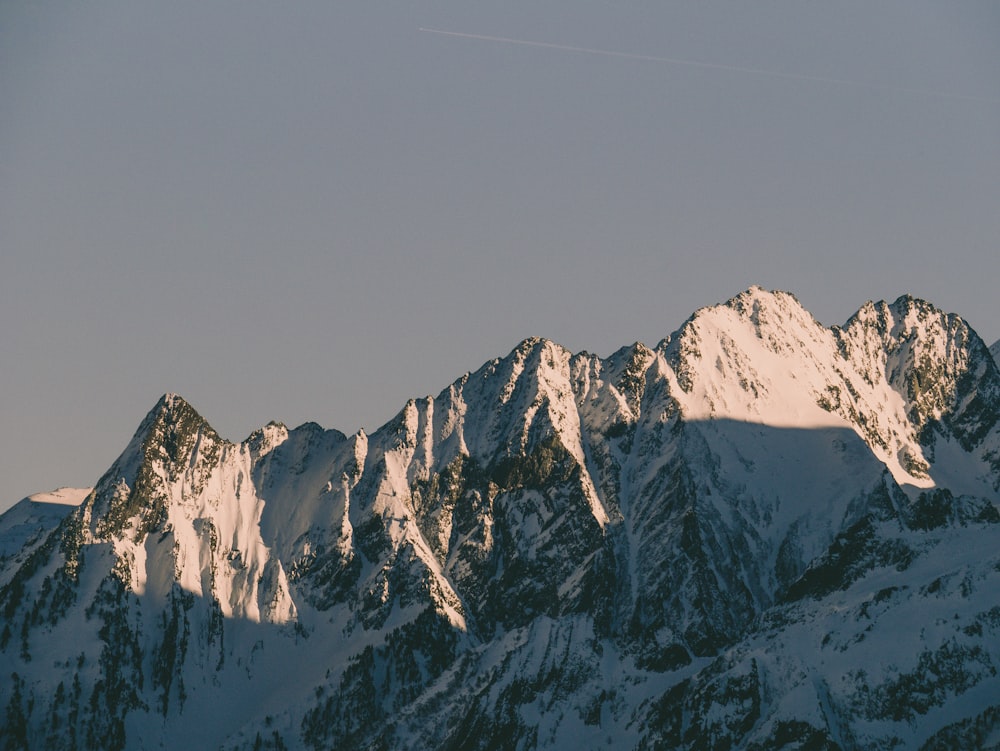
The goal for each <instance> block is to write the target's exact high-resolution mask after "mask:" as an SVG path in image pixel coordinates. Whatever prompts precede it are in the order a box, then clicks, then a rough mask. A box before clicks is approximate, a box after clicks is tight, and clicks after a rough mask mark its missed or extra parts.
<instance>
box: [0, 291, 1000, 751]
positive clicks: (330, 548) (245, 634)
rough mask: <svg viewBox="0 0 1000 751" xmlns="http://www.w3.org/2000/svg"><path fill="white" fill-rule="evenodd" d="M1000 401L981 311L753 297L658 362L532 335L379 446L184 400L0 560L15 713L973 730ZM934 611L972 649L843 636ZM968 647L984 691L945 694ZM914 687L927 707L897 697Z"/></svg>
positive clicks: (993, 587)
mask: <svg viewBox="0 0 1000 751" xmlns="http://www.w3.org/2000/svg"><path fill="white" fill-rule="evenodd" d="M998 416H1000V374H998V371H997V366H996V363H995V360H994V358H993V357H991V355H990V352H989V350H988V349H987V348H986V346H985V345H984V344H983V342H982V341H981V340H980V339H979V337H978V336H977V335H976V334H975V332H974V331H972V329H971V328H969V327H968V325H967V324H966V323H965V322H964V321H962V320H961V319H960V318H958V317H957V316H954V315H947V314H944V313H943V312H941V311H938V310H937V309H935V308H933V306H931V305H929V304H928V303H925V302H923V301H920V300H915V299H913V298H910V297H901V298H899V299H898V300H896V301H895V302H894V303H892V304H887V303H884V302H880V303H869V304H867V305H865V306H864V307H862V308H861V309H860V310H859V311H858V313H857V314H856V315H854V316H853V317H852V318H851V319H850V320H849V321H848V322H847V323H846V324H845V325H844V326H843V327H834V328H832V329H827V328H824V327H823V326H822V325H820V324H819V323H818V322H817V321H816V320H815V319H814V318H813V317H812V316H811V315H810V314H809V313H808V312H807V311H805V310H804V309H803V308H802V306H801V305H800V304H799V303H798V301H797V300H796V299H795V298H794V297H793V296H791V295H789V294H787V293H778V292H776V293H771V292H766V291H764V290H762V289H760V288H756V287H755V288H751V289H750V290H748V291H747V292H745V293H743V294H741V295H739V296H737V297H735V298H733V299H732V300H730V301H728V302H727V303H725V304H723V305H719V306H714V307H710V308H704V309H702V310H699V311H698V312H696V313H695V314H694V315H693V316H692V317H691V318H690V319H689V320H688V321H687V322H685V324H684V325H683V326H682V327H681V328H680V329H679V330H678V331H677V332H675V333H674V334H672V335H671V336H669V337H667V338H666V339H664V340H663V341H662V342H660V343H659V344H658V345H657V346H656V347H655V348H652V349H650V348H648V347H646V346H644V345H641V344H636V345H633V346H632V347H626V348H624V349H622V350H620V351H619V352H617V353H615V354H614V355H612V356H611V357H609V358H606V359H603V358H599V357H596V356H594V355H590V354H588V353H580V354H576V355H573V354H571V353H570V352H568V351H566V350H565V349H563V348H561V347H559V346H558V345H556V344H554V343H552V342H549V341H546V340H543V339H529V340H525V341H524V342H522V343H521V344H520V345H518V347H517V348H515V349H514V351H513V352H512V353H511V354H510V355H508V356H507V357H505V358H498V359H496V360H494V361H491V362H489V363H487V364H485V365H484V366H483V367H482V368H480V369H479V370H477V371H475V372H471V373H468V374H466V375H465V376H463V377H462V378H460V379H459V380H457V381H456V382H455V383H453V384H452V385H451V386H449V387H448V388H446V389H445V390H444V391H442V392H441V393H440V394H439V395H438V396H437V397H433V398H432V397H426V398H424V399H420V400H412V401H410V402H409V403H408V404H407V405H406V406H405V407H404V408H403V410H402V411H401V412H400V413H399V414H398V415H397V416H396V417H395V418H394V419H393V420H391V421H390V422H389V423H388V424H387V425H385V426H383V427H382V428H380V429H379V430H378V431H376V432H375V433H374V434H372V435H371V436H368V435H366V434H365V433H363V432H359V433H358V434H356V435H354V436H351V437H347V436H345V435H343V434H342V433H339V432H338V431H325V430H323V429H322V428H320V427H319V426H317V425H315V424H306V425H303V426H300V427H298V428H296V429H294V430H289V429H287V428H286V427H284V426H283V425H280V424H277V423H272V424H270V425H268V426H266V427H265V428H263V429H261V430H259V431H256V432H255V433H253V434H252V435H251V436H250V437H249V438H248V439H247V440H245V441H243V442H242V443H239V444H234V443H231V442H229V441H226V440H223V439H222V438H220V437H219V436H218V434H217V433H216V432H215V431H214V430H213V429H212V428H211V427H210V426H209V425H208V424H207V423H206V422H205V421H204V419H202V418H201V417H200V415H198V413H197V412H196V411H195V410H194V409H193V408H192V407H191V406H190V405H189V404H187V403H186V402H184V400H183V399H181V398H180V397H177V396H174V395H166V396H164V397H163V398H162V399H161V400H160V401H159V402H158V403H157V405H156V406H155V407H154V409H153V410H152V411H151V412H150V414H149V415H148V416H147V417H146V419H145V420H144V421H143V422H142V424H141V425H140V428H139V430H138V431H137V433H136V435H135V436H134V437H133V439H132V441H131V442H130V443H129V445H128V447H127V448H126V450H125V451H124V452H123V454H122V456H121V457H119V459H118V460H117V461H116V462H115V463H114V465H113V466H112V467H111V469H110V470H109V471H108V472H107V473H106V474H105V475H104V477H102V478H101V480H100V481H99V482H98V483H97V485H96V486H95V488H94V490H93V492H92V493H90V494H89V496H88V497H87V499H86V500H85V501H84V502H83V504H82V505H81V506H80V508H79V509H78V510H76V511H73V512H70V513H68V514H66V515H65V516H61V515H58V514H56V515H54V516H52V517H51V518H50V519H47V520H43V521H42V522H40V526H39V527H38V528H37V529H36V531H35V532H34V533H33V536H32V538H31V540H32V542H31V546H30V547H26V548H25V549H24V550H23V551H22V553H21V554H20V555H19V556H18V557H17V558H14V559H5V561H4V567H3V569H4V570H3V579H0V581H2V582H4V587H3V589H2V590H0V608H2V609H3V611H2V612H3V613H4V615H5V619H4V620H5V628H4V631H3V635H2V637H0V661H2V662H3V665H2V666H0V667H3V668H5V669H8V673H7V674H16V678H14V679H13V680H12V683H11V687H10V688H9V689H7V690H6V693H5V694H4V695H3V696H0V700H3V701H4V702H5V703H6V705H7V706H8V714H7V717H8V719H7V725H6V731H7V733H8V736H9V737H12V738H24V739H27V740H28V741H29V742H31V743H35V744H36V745H37V744H40V743H43V742H45V743H48V744H49V745H52V744H55V745H66V746H67V747H69V746H70V745H75V746H76V747H78V748H88V747H102V748H124V747H127V746H133V745H136V743H137V739H138V738H143V739H145V740H150V739H158V741H157V742H162V743H163V744H164V745H166V746H168V747H178V748H179V747H181V746H183V745H188V744H190V743H191V742H193V741H194V739H195V738H196V737H197V739H198V742H199V744H201V745H203V744H204V743H205V742H208V743H210V744H212V745H220V744H226V746H227V747H248V748H249V747H260V744H267V743H269V744H271V747H289V748H326V747H330V746H333V747H338V746H351V747H366V746H369V745H370V746H372V747H385V746H388V747H398V748H404V747H412V746H414V745H420V746H423V747H434V748H459V747H461V748H479V747H482V748H487V747H489V748H534V747H538V748H546V747H551V748H555V747H564V746H567V745H570V744H571V743H578V742H581V740H582V739H586V738H589V737H592V736H593V735H594V734H595V733H600V734H604V735H605V736H606V737H607V738H609V739H611V741H613V742H615V743H618V744H619V745H624V746H638V747H657V746H658V745H663V744H665V745H666V746H667V747H677V748H688V747H691V748H695V747H698V746H699V744H700V743H703V742H704V740H703V739H706V738H711V739H715V741H717V742H718V743H719V744H722V745H725V743H729V744H732V745H734V746H739V747H753V746H754V745H755V744H756V745H759V746H761V747H777V746H780V745H781V743H793V742H806V741H808V742H810V743H814V744H821V743H827V745H829V746H830V747H833V745H832V744H836V746H839V747H841V748H848V747H852V745H853V746H866V747H867V746H870V745H871V744H883V743H884V744H891V743H893V742H896V741H894V740H893V739H897V740H899V742H905V743H907V744H908V745H912V744H913V743H915V742H917V741H919V742H923V741H924V740H928V739H930V738H931V736H932V734H933V733H935V732H936V733H939V734H940V733H944V732H946V730H945V725H947V724H948V723H952V724H954V723H956V722H964V721H966V720H968V722H970V723H973V722H980V724H982V723H983V722H987V720H986V719H979V720H977V719H976V717H977V716H980V715H981V718H988V717H992V716H993V715H991V714H990V711H991V710H989V707H990V706H991V705H990V704H989V702H988V701H985V700H983V701H977V700H976V699H975V696H977V695H979V694H982V695H983V696H987V695H989V690H990V687H995V682H996V681H995V672H996V671H995V667H994V666H995V663H996V660H997V659H998V656H997V655H996V654H994V649H993V647H992V646H990V642H989V641H988V637H989V635H990V634H992V633H993V631H994V630H995V629H996V627H997V621H998V620H1000V619H993V616H991V615H989V614H990V613H992V612H993V611H992V610H990V609H989V608H985V609H982V608H981V605H985V604H989V603H991V602H992V603H995V606H996V607H997V608H1000V596H998V595H1000V590H998V588H997V580H996V571H1000V567H998V566H993V564H992V563H989V562H987V563H983V562H982V560H980V559H977V558H975V557H973V556H970V555H967V554H966V551H968V550H976V549H984V550H987V549H995V545H994V546H993V548H990V545H991V544H992V543H994V542H995V541H996V527H995V525H994V522H996V521H997V520H998V519H1000V514H998V512H997V507H996V503H997V501H998V492H997V491H998V488H1000V471H998V468H1000V436H998V428H997V419H998ZM4 518H5V519H6V516H5V517H4ZM47 530H51V532H48V533H47ZM942 530H944V531H942ZM963 556H964V557H963ZM986 558H988V556H986ZM956 560H961V561H964V562H963V563H961V564H960V565H959V564H956V563H955V561H956ZM984 560H985V558H984ZM956 565H957V566H958V568H956ZM991 566H992V568H991ZM893 572H895V574H894V573H893ZM948 572H952V573H948ZM897 575H898V576H906V577H910V578H909V579H906V582H907V583H905V584H901V583H899V582H898V581H897V582H896V583H892V584H886V585H885V586H884V587H880V589H879V590H878V593H877V594H876V595H875V597H874V599H872V598H871V597H870V594H869V590H868V588H869V587H871V586H873V584H872V582H883V581H885V582H890V581H895V580H894V579H893V577H894V576H897ZM932 575H933V576H932ZM935 576H936V577H937V579H934V577H935ZM944 576H948V577H952V578H950V579H948V580H949V581H951V580H953V578H954V577H956V576H961V577H965V578H966V579H969V580H970V582H971V583H970V584H969V585H968V586H965V585H963V586H962V587H957V588H951V589H948V588H947V587H945V585H943V584H940V583H939V584H938V585H937V588H934V587H935V585H934V581H938V580H940V579H941V578H942V577H944ZM928 579H929V581H928ZM962 581H965V579H962ZM883 590H884V591H885V592H886V593H887V594H883ZM946 590H947V594H946V595H943V594H939V593H942V592H944V591H946ZM973 591H975V592H978V593H979V595H978V596H979V597H980V598H982V602H981V603H980V605H977V607H979V608H980V609H978V610H977V609H975V608H972V607H971V605H970V606H966V605H965V603H966V602H969V601H970V597H971V592H973ZM928 597H933V598H935V601H940V602H941V605H940V608H939V610H940V611H941V612H942V614H943V613H944V611H945V610H946V609H949V608H950V609H954V610H956V612H962V613H964V614H965V615H964V616H963V617H962V618H959V619H958V623H959V624H960V625H961V628H960V630H959V631H958V632H957V633H958V636H955V635H954V633H953V632H952V630H950V627H949V628H944V627H942V628H937V629H936V630H933V631H932V633H931V634H930V636H926V635H925V636H921V637H919V638H918V637H917V636H916V635H914V636H913V638H914V639H915V640H916V642H915V645H916V646H915V647H914V648H913V649H912V650H910V651H908V652H903V653H900V654H899V655H898V658H899V659H898V662H897V663H896V664H893V665H887V666H884V668H883V670H882V672H879V673H878V674H877V675H873V676H871V677H867V674H865V675H864V676H863V675H861V672H863V671H862V668H861V667H860V666H862V665H869V664H870V662H871V657H870V655H869V653H868V651H866V649H867V648H862V647H859V646H852V645H858V644H860V643H861V642H863V641H864V640H865V639H866V638H867V639H869V640H873V641H875V642H878V643H879V644H884V643H886V642H887V640H888V642H890V643H891V642H892V634H891V629H889V628H886V629H882V630H880V631H879V630H876V631H872V630H871V629H869V630H861V631H858V630H857V629H858V623H860V622H861V621H862V619H863V618H865V617H869V615H868V614H870V613H871V612H872V608H873V604H877V605H878V606H879V607H880V608H882V609H883V610H885V608H887V607H888V606H885V603H889V604H890V605H892V606H893V607H894V608H895V609H894V610H892V611H891V612H892V613H896V612H898V613H903V614H906V613H908V612H910V611H911V610H912V611H914V612H919V610H920V608H923V607H926V605H927V602H926V601H927V598H928ZM883 606H884V607H883ZM862 610H863V611H864V615H861V611H862ZM998 612H1000V611H998ZM844 613H851V615H850V617H848V616H845V615H844ZM991 619H992V620H991ZM882 620H883V622H884V623H892V624H895V626H894V627H896V626H898V627H902V628H904V629H906V630H907V631H908V632H910V631H912V627H907V626H906V625H905V624H906V623H907V621H905V620H901V619H900V618H897V617H896V616H895V615H890V616H886V615H883V616H882ZM820 628H823V629H827V632H826V633H827V636H829V637H830V640H828V641H825V642H823V644H821V645H817V644H815V643H813V641H814V639H815V634H816V633H818V632H817V629H820ZM779 633H780V634H782V635H783V638H782V639H777V640H776V636H775V635H776V634H779ZM789 634H790V635H792V637H790V641H789V642H788V644H789V646H787V647H782V646H775V645H776V644H778V643H780V642H782V641H784V636H785V635H789ZM833 634H836V636H832V635H833ZM867 634H874V635H871V636H865V635H867ZM859 635H860V636H859ZM959 637H960V638H959ZM879 640H881V641H879ZM830 643H836V644H839V646H838V647H837V649H839V650H840V654H842V655H843V656H842V657H840V658H838V659H839V661H840V664H841V667H824V665H825V664H827V663H826V661H825V659H826V658H825V654H826V652H824V649H823V648H824V647H825V646H826V645H827V644H830ZM993 643H996V642H995V640H994V642H993ZM796 645H799V646H796ZM36 655H44V659H42V660H37V659H34V657H35V656H36ZM834 662H836V661H834ZM876 662H877V661H876ZM945 664H947V665H952V664H959V665H961V666H962V667H961V671H962V672H961V677H954V678H949V679H947V680H945V679H940V678H930V677H928V676H929V675H930V673H928V672H927V671H931V672H932V673H933V675H935V676H940V674H941V671H942V670H945V668H944V667H942V666H943V665H945ZM53 665H54V667H52V666H53ZM852 665H853V666H857V667H856V668H851V667H850V666H852ZM970 666H971V667H970ZM949 669H950V668H949ZM865 670H868V668H865ZM852 671H853V672H852ZM907 671H909V672H907ZM920 671H924V672H923V673H921V672H920ZM810 675H812V676H814V677H813V678H808V676H810ZM263 676H271V677H269V678H268V679H266V680H264V679H263ZM795 676H806V678H800V677H795ZM904 676H911V677H908V678H904ZM913 676H916V677H913ZM921 676H923V677H921ZM921 680H925V681H929V682H930V683H929V684H928V685H931V687H932V690H931V694H932V698H931V699H928V700H927V701H928V702H929V703H928V704H927V705H926V707H925V708H924V710H923V711H917V710H905V709H903V708H904V707H906V706H908V705H907V704H906V702H907V701H910V700H909V699H905V698H900V697H907V696H911V694H912V692H913V691H914V690H915V689H913V688H912V687H911V688H906V686H913V685H919V681H921ZM906 681H909V683H906ZM935 681H937V682H936V683H935ZM901 682H902V683H901ZM914 682H916V683H914ZM904 684H905V685H904ZM935 686H936V687H937V688H935ZM907 691H909V692H910V693H907ZM977 692H978V693H977ZM468 695H471V696H474V697H475V700H474V702H473V711H472V713H471V714H469V713H468V711H467V710H468V707H467V706H466V704H465V703H464V702H458V703H456V702H455V700H454V697H456V696H468ZM29 697H30V698H29ZM449 697H451V698H449ZM768 697H770V698H768ZM959 697H965V698H963V699H962V701H961V702H960V701H958V698H959ZM970 697H971V698H970ZM192 699H196V700H195V701H192ZM220 702H222V704H223V705H224V706H225V707H226V708H227V711H226V712H225V713H219V712H218V711H217V707H218V706H219V703H220ZM900 702H902V703H900ZM920 706H921V707H923V706H924V705H920ZM29 707H30V708H29ZM87 707H90V709H89V710H88V709H87ZM932 709H933V711H932ZM977 712H978V713H979V715H976V713H977ZM262 716H263V717H264V719H260V718H261V717H262ZM856 717H860V718H861V719H854V718H856ZM255 718H256V719H255ZM195 727H198V728H199V729H201V728H208V730H207V731H205V730H200V733H201V734H199V735H197V736H195V735H194V732H195V731H194V730H193V728H195ZM963 727H964V726H963ZM976 727H979V726H976ZM947 732H965V731H960V730H954V731H947ZM970 732H971V731H970ZM942 737H943V736H942ZM416 739H419V743H417V740H416ZM928 742H930V741H928Z"/></svg>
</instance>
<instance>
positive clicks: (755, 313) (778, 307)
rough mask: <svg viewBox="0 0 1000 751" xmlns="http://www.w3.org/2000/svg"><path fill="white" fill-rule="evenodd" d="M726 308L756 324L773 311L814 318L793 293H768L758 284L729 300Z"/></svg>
mask: <svg viewBox="0 0 1000 751" xmlns="http://www.w3.org/2000/svg"><path fill="white" fill-rule="evenodd" d="M724 307H727V308H730V309H732V310H735V311H736V312H737V313H739V314H740V315H741V316H743V317H746V318H750V319H751V320H753V321H754V323H757V322H758V320H759V319H760V318H761V317H762V316H764V315H765V314H766V313H768V312H771V311H780V312H783V313H792V314H795V315H801V314H806V315H808V316H809V318H812V314H811V313H809V312H808V311H807V310H806V309H805V308H804V307H802V303H800V302H799V300H798V298H797V297H796V296H795V295H793V294H792V293H791V292H783V291H781V290H772V291H768V290H766V289H764V288H763V287H760V286H758V285H756V284H755V285H753V286H752V287H750V288H749V289H747V290H746V291H745V292H741V293H740V294H738V295H736V296H735V297H733V298H731V299H730V300H727V301H726V302H725V303H724Z"/></svg>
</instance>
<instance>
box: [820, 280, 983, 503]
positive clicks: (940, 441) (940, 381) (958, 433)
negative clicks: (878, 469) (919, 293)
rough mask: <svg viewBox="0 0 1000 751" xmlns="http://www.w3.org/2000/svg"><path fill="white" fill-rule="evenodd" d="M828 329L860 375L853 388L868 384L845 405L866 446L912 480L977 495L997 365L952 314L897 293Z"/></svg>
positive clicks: (981, 478)
mask: <svg viewBox="0 0 1000 751" xmlns="http://www.w3.org/2000/svg"><path fill="white" fill-rule="evenodd" d="M835 334H837V339H838V344H839V346H840V348H841V351H842V353H843V355H844V357H845V358H846V359H848V360H849V361H850V362H851V363H852V364H853V365H854V367H855V370H856V371H857V372H858V374H859V375H860V376H861V380H860V381H858V380H855V381H854V387H855V390H856V391H859V392H861V393H864V391H865V389H866V387H868V390H869V391H870V392H871V393H873V395H874V396H875V397H876V401H875V403H874V405H867V406H866V408H864V409H858V408H857V407H855V405H854V404H850V405H849V406H848V407H847V409H848V411H850V410H851V409H852V407H853V408H854V411H856V412H857V413H858V424H859V425H860V426H861V427H862V428H863V429H864V430H865V432H866V434H867V435H868V436H869V442H870V444H872V445H875V446H881V447H883V448H884V449H885V450H886V455H885V457H884V460H885V461H886V463H887V464H888V465H889V466H890V468H893V469H894V470H896V471H897V472H898V469H902V470H903V471H904V472H905V473H906V474H907V475H909V477H910V478H912V479H911V480H910V484H912V485H914V486H918V487H933V486H938V487H941V486H943V487H950V488H952V489H953V490H954V491H955V492H958V493H965V492H968V493H981V492H983V488H982V486H984V485H995V478H994V479H991V477H990V476H991V475H992V474H994V473H995V471H996V468H997V466H998V465H997V463H996V457H995V454H996V450H997V445H998V438H997V420H998V418H1000V373H998V371H997V366H996V363H995V362H994V361H993V358H992V357H991V356H990V354H989V351H988V349H987V348H986V346H985V344H984V343H983V341H982V340H981V339H980V338H979V336H978V335H977V334H976V333H975V332H974V331H973V330H972V329H970V328H969V326H968V325H967V324H966V323H965V322H964V321H963V320H962V319H961V318H959V317H958V316H956V315H952V314H945V313H943V312H942V311H940V310H938V309H936V308H934V307H933V306H932V305H930V304H928V303H926V302H924V301H922V300H916V299H914V298H911V297H909V296H904V297H901V298H899V299H898V300H896V301H895V302H894V303H893V304H892V305H889V304H886V303H884V302H880V303H868V304H867V305H865V306H864V307H863V308H861V310H859V311H858V313H856V314H855V315H854V316H853V317H852V318H851V319H850V320H849V321H848V322H847V324H846V325H845V326H844V328H843V329H842V330H835ZM855 401H856V400H855ZM879 403H881V404H884V405H886V406H885V407H884V408H882V409H879V408H878V404H879ZM841 411H843V406H842V407H841ZM945 457H947V459H945ZM943 459H944V460H943ZM959 465H960V466H961V469H959ZM897 468H898V469H897ZM956 470H957V471H956ZM963 475H964V478H965V479H964V480H963ZM897 478H898V479H901V480H902V481H903V482H906V478H905V476H901V475H899V474H897Z"/></svg>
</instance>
